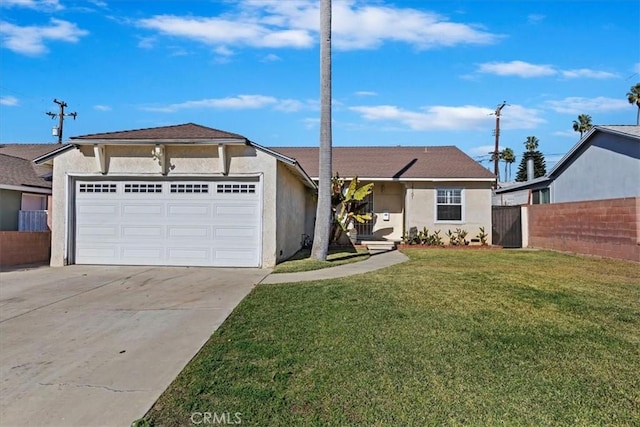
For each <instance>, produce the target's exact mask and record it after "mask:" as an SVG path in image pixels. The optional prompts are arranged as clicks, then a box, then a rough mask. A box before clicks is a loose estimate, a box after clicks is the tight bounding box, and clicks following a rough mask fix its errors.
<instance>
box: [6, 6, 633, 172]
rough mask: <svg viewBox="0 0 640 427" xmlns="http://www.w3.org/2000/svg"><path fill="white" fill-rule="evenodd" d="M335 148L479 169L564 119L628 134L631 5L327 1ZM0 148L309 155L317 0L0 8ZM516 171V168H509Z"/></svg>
mask: <svg viewBox="0 0 640 427" xmlns="http://www.w3.org/2000/svg"><path fill="white" fill-rule="evenodd" d="M332 16H333V26H332V28H333V31H332V54H333V55H332V61H333V145H334V146H371V145H374V146H379V145H382V146H396V145H403V146H432V145H455V146H457V147H459V148H460V149H461V150H463V151H464V152H466V153H467V154H469V155H470V156H471V157H473V158H475V159H476V160H478V161H480V162H481V163H482V164H483V165H485V166H487V167H490V165H492V163H491V162H490V155H489V153H490V152H492V151H493V150H494V143H495V136H494V135H495V134H494V131H495V126H496V116H495V113H494V112H495V110H496V108H497V107H498V106H499V105H501V104H502V103H503V102H506V105H505V106H504V108H503V109H502V110H501V116H500V149H503V148H505V147H510V148H512V149H513V150H514V152H515V153H516V156H517V162H519V161H520V156H521V154H522V152H523V151H524V141H525V140H526V139H527V137H528V136H535V137H537V138H538V140H539V141H540V142H539V144H540V145H539V149H540V151H542V152H543V153H544V155H545V158H546V160H547V166H548V169H549V168H550V167H551V166H552V165H553V164H554V163H555V162H556V161H557V160H559V159H560V158H561V157H562V155H564V154H565V153H566V152H568V151H569V150H570V149H571V147H573V146H574V145H575V144H576V143H577V142H578V140H579V134H578V133H576V132H574V131H573V126H572V124H573V121H574V120H576V119H577V116H578V115H579V114H589V115H590V116H591V117H592V123H593V124H595V125H622V124H635V123H636V112H637V108H636V107H635V106H634V105H632V104H629V102H628V101H627V96H626V94H627V92H629V90H630V88H631V86H633V85H635V84H636V83H638V82H640V31H639V27H640V2H638V1H637V0H608V1H595V0H594V1H589V0H586V1H577V0H571V1H570V0H564V1H563V0H553V1H548V0H536V1H519V0H511V1H507V0H504V1H483V0H459V1H456V0H447V1H426V0H398V1H387V0H369V1H358V0H333V13H332ZM0 43H1V46H0V143H38V142H49V143H53V142H56V141H57V139H56V138H55V137H54V136H52V131H51V129H52V127H53V126H54V125H56V123H57V119H56V120H52V118H51V117H49V116H47V115H46V113H47V112H52V113H58V112H59V106H58V105H57V104H56V103H54V102H53V100H54V99H57V100H59V101H64V102H66V103H67V105H68V106H67V108H66V110H65V112H66V113H72V112H75V113H77V117H76V119H75V120H74V119H73V117H71V116H67V117H66V118H65V122H64V135H63V136H64V139H65V140H66V139H67V138H69V137H72V136H79V135H85V134H90V133H100V132H110V131H121V130H130V129H141V128H149V127H156V126H166V125H176V124H182V123H189V122H192V123H197V124H200V125H203V126H208V127H212V128H216V129H221V130H225V131H229V132H234V133H239V134H241V135H244V136H245V137H247V138H249V139H250V140H252V141H254V142H256V143H258V144H261V145H264V146H267V147H274V146H317V145H318V144H319V122H320V120H319V117H320V111H319V98H320V80H319V79H320V77H319V70H320V53H319V2H318V1H315V0H238V1H231V0H229V1H227V0H212V1H209V0H186V1H185V0H182V1H174V0H157V1H150V0H149V1H125V0H120V1H106V0H88V1H71V0H69V1H67V0H40V1H38V0H1V1H0ZM516 164H517V163H516Z"/></svg>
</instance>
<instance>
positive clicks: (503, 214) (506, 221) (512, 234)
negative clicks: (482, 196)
mask: <svg viewBox="0 0 640 427" xmlns="http://www.w3.org/2000/svg"><path fill="white" fill-rule="evenodd" d="M491 223H492V230H491V231H492V236H491V242H492V243H493V244H494V245H498V246H502V247H503V248H521V247H522V214H521V207H520V206H492V207H491Z"/></svg>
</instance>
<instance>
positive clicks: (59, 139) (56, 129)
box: [45, 99, 78, 144]
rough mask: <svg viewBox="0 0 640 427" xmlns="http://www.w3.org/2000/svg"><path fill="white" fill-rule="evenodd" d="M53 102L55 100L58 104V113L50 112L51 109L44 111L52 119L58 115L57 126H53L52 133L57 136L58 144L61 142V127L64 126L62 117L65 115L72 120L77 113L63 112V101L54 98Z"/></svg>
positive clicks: (65, 105) (65, 104)
mask: <svg viewBox="0 0 640 427" xmlns="http://www.w3.org/2000/svg"><path fill="white" fill-rule="evenodd" d="M53 102H55V103H56V104H58V105H59V106H60V111H59V112H58V113H52V112H51V111H48V112H46V113H45V114H46V115H47V116H49V117H51V118H52V119H55V118H56V117H58V120H59V121H58V127H57V128H53V135H54V136H57V137H58V144H62V127H63V126H64V118H65V116H66V117H73V120H75V119H76V116H77V115H78V113H75V112H73V113H65V112H64V109H65V107H67V103H66V102H64V101H58V100H57V99H54V100H53Z"/></svg>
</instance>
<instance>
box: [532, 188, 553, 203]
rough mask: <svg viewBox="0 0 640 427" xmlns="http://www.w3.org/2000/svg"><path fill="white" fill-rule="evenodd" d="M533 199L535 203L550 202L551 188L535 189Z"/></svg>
mask: <svg viewBox="0 0 640 427" xmlns="http://www.w3.org/2000/svg"><path fill="white" fill-rule="evenodd" d="M532 196H533V200H532V201H531V203H532V204H534V205H544V204H547V203H549V189H548V188H543V189H542V190H534V191H533V194H532Z"/></svg>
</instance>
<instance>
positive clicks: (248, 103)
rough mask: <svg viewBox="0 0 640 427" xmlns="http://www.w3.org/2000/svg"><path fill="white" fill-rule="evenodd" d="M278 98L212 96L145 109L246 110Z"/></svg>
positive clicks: (259, 106) (268, 103)
mask: <svg viewBox="0 0 640 427" xmlns="http://www.w3.org/2000/svg"><path fill="white" fill-rule="evenodd" d="M277 102H278V100H277V99H276V98H274V97H272V96H264V95H238V96H235V97H227V98H210V99H202V100H199V101H186V102H182V103H178V104H170V105H167V106H165V107H144V108H142V109H143V110H145V111H157V112H161V113H173V112H175V111H178V110H186V109H194V108H212V109H220V110H246V109H256V108H263V107H266V106H268V105H273V104H276V103H277Z"/></svg>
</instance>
